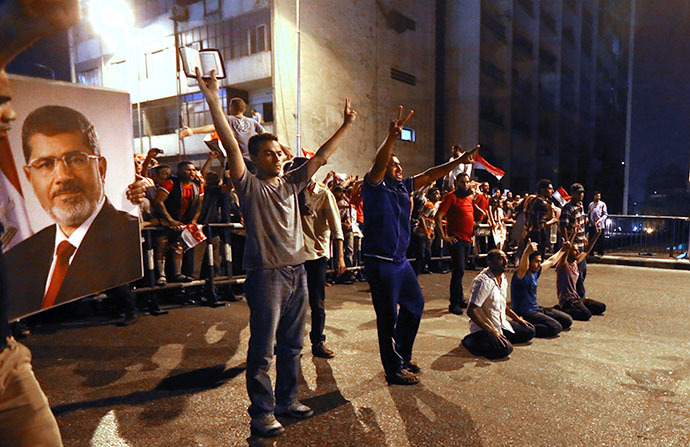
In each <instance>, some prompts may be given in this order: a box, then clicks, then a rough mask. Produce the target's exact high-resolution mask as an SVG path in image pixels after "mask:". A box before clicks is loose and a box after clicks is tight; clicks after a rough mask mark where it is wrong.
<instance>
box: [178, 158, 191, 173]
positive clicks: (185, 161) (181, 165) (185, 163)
mask: <svg viewBox="0 0 690 447" xmlns="http://www.w3.org/2000/svg"><path fill="white" fill-rule="evenodd" d="M187 165H192V166H194V163H192V162H191V161H189V160H184V161H181V162H179V163H178V164H177V172H180V169H182V167H183V166H187Z"/></svg>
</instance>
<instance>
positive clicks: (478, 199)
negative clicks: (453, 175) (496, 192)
mask: <svg viewBox="0 0 690 447" xmlns="http://www.w3.org/2000/svg"><path fill="white" fill-rule="evenodd" d="M455 184H456V185H457V182H456V183H455ZM490 189H491V187H490V186H489V182H484V183H482V184H481V186H480V187H479V190H480V191H481V192H480V193H479V194H477V195H476V196H475V198H474V204H475V206H476V208H475V209H474V220H475V221H477V222H478V223H481V222H486V220H487V216H488V215H489V199H491V196H489V192H490Z"/></svg>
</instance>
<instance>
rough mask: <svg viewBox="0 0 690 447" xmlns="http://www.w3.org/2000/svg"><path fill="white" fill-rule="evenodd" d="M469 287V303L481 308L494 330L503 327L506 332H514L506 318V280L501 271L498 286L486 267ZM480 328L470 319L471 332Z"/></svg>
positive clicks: (499, 329)
mask: <svg viewBox="0 0 690 447" xmlns="http://www.w3.org/2000/svg"><path fill="white" fill-rule="evenodd" d="M470 289H471V292H470V293H471V294H470V304H474V305H475V306H477V307H481V308H482V310H483V311H484V315H486V317H487V319H488V322H489V324H490V325H491V327H492V328H493V329H494V330H496V331H498V332H500V331H501V329H505V330H506V331H508V332H515V331H513V327H512V326H511V325H510V323H508V320H507V319H506V303H507V301H508V280H507V279H506V276H505V275H504V274H503V273H501V285H500V286H499V285H498V281H497V280H496V277H495V276H494V274H493V273H492V272H491V270H490V269H489V268H488V267H487V268H485V269H484V270H482V271H481V272H480V273H479V274H478V275H477V276H476V277H475V278H474V280H472V285H471V286H470ZM481 330H483V329H482V328H481V327H480V326H479V325H478V324H476V323H475V322H474V321H472V320H470V332H471V333H474V332H478V331H481Z"/></svg>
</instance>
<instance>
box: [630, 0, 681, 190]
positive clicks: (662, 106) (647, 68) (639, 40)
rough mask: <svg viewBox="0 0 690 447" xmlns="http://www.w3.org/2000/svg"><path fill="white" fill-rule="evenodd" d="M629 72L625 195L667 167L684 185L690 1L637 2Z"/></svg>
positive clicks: (641, 186) (648, 0)
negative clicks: (630, 91)
mask: <svg viewBox="0 0 690 447" xmlns="http://www.w3.org/2000/svg"><path fill="white" fill-rule="evenodd" d="M637 5H638V16H637V17H638V23H637V33H636V35H635V60H634V64H635V69H634V72H633V76H634V79H633V116H632V144H631V170H630V193H631V197H632V198H633V199H634V200H637V201H640V200H641V199H643V197H644V196H645V195H646V194H645V185H646V181H647V176H648V173H649V172H650V171H651V170H652V169H663V168H666V167H667V166H669V165H675V166H680V167H681V168H682V169H680V168H677V170H676V172H675V173H674V172H673V171H672V170H665V172H667V173H670V174H672V175H674V179H673V180H674V183H675V177H678V176H679V175H681V174H682V177H680V178H678V183H679V185H680V186H683V185H685V182H686V181H687V176H688V163H689V160H690V0H638V1H637Z"/></svg>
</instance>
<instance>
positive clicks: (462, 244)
mask: <svg viewBox="0 0 690 447" xmlns="http://www.w3.org/2000/svg"><path fill="white" fill-rule="evenodd" d="M471 246H472V243H471V242H470V241H462V240H459V241H457V242H455V243H453V244H448V248H449V250H450V257H451V261H452V263H453V274H452V276H451V277H450V306H451V307H459V306H460V303H461V302H463V301H465V294H464V292H463V290H462V278H463V277H464V276H465V266H466V265H467V258H468V257H469V256H470V248H471Z"/></svg>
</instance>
